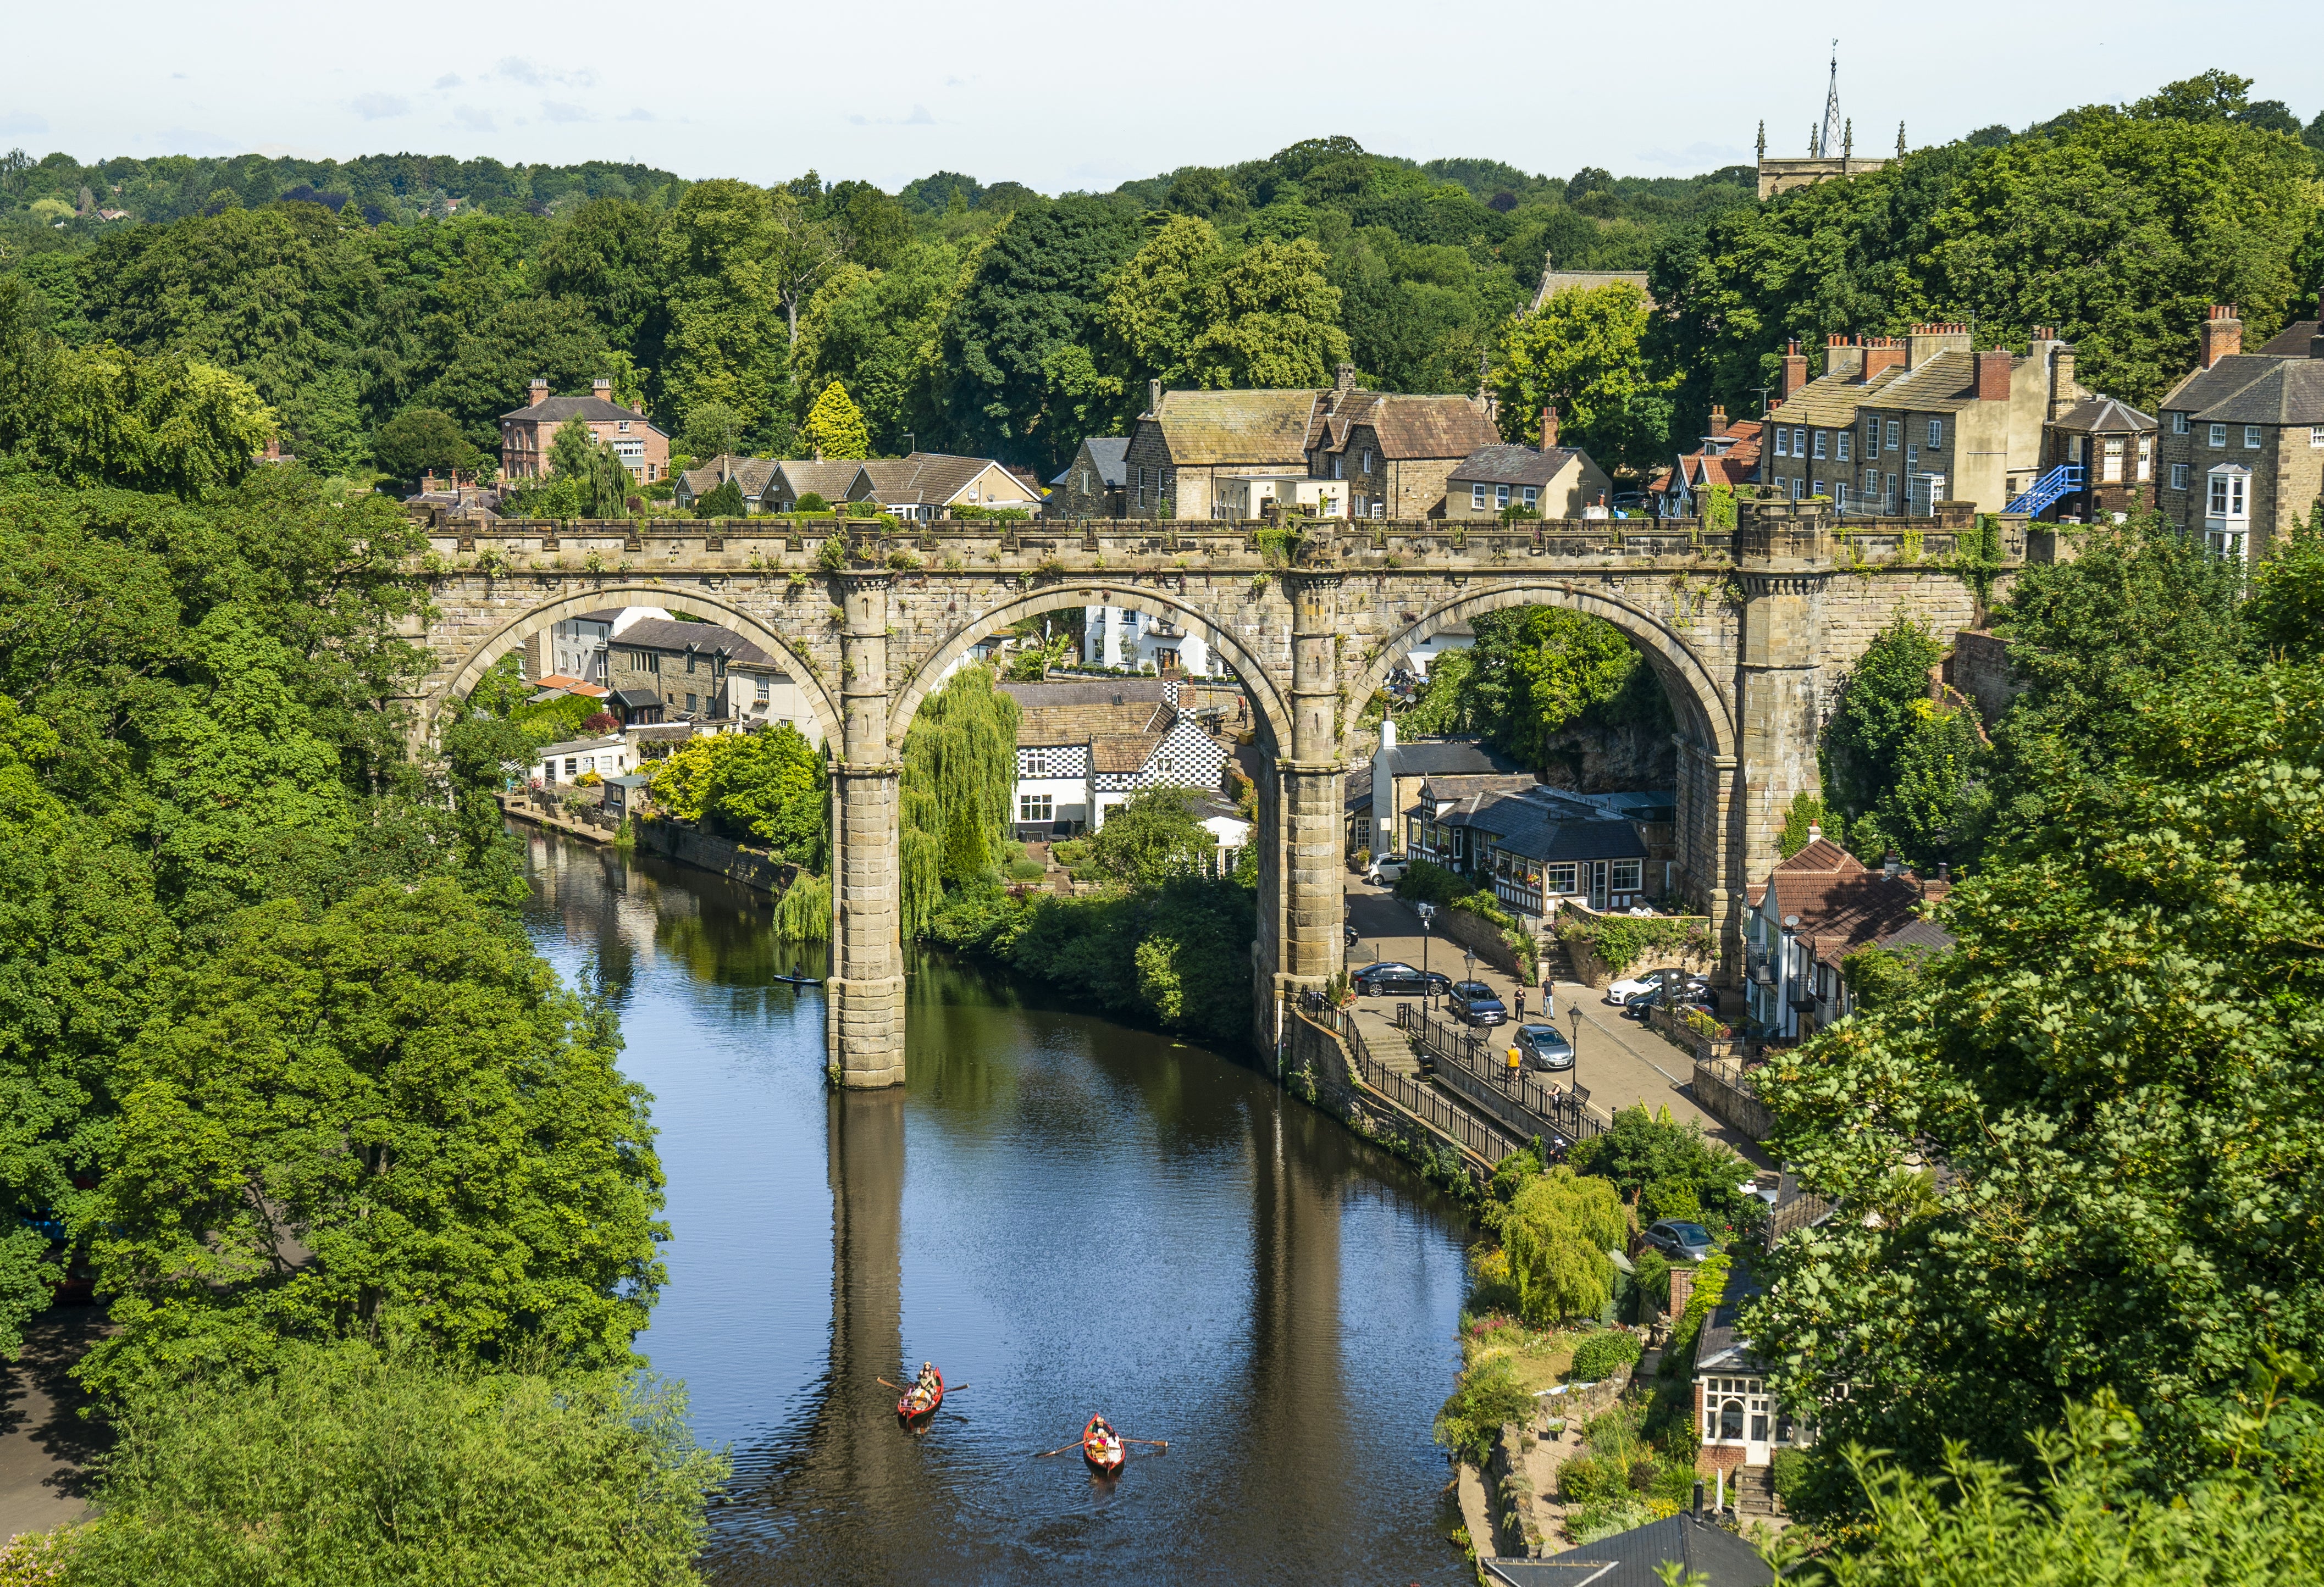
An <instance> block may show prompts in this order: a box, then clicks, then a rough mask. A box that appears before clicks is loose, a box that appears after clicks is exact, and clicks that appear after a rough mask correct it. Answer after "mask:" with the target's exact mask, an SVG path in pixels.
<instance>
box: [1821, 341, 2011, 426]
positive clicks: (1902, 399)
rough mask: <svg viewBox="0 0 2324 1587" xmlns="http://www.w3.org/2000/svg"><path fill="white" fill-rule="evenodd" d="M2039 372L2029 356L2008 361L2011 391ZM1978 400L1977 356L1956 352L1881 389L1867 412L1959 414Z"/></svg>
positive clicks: (1941, 355)
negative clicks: (1897, 410) (2022, 379)
mask: <svg viewBox="0 0 2324 1587" xmlns="http://www.w3.org/2000/svg"><path fill="white" fill-rule="evenodd" d="M2040 372H2041V361H2040V360H2039V359H2036V358H2034V357H2033V355H2032V354H2030V353H2025V354H2020V355H2018V356H2016V357H2015V358H2012V359H2011V360H2010V361H2009V378H2010V381H2011V382H2012V386H2013V389H2014V387H2015V382H2016V381H2017V380H2019V379H2020V378H2021V377H2023V378H2026V379H2031V378H2032V377H2033V375H2035V374H2039V373H2040ZM1977 399H1978V397H1977V354H1976V353H1962V352H1959V351H1954V352H1950V353H1932V354H1931V355H1930V356H1929V357H1927V358H1924V359H1923V360H1921V362H1919V363H1918V364H1916V365H1914V367H1913V368H1911V369H1909V370H1906V371H1905V372H1904V373H1902V374H1901V375H1899V376H1898V377H1897V378H1896V379H1895V380H1893V381H1889V382H1888V383H1887V384H1886V386H1884V387H1882V388H1881V390H1880V396H1879V398H1878V399H1877V400H1875V399H1866V400H1865V402H1864V406H1866V407H1868V408H1902V409H1904V411H1906V412H1908V413H1959V412H1960V410H1961V409H1962V408H1967V407H1968V406H1969V404H1970V403H1972V402H1975V401H1976V400H1977Z"/></svg>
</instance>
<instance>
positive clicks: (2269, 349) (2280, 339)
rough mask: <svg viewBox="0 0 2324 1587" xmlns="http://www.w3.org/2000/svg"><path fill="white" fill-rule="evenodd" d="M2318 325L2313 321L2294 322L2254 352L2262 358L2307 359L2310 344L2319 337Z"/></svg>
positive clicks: (2298, 320) (2299, 320)
mask: <svg viewBox="0 0 2324 1587" xmlns="http://www.w3.org/2000/svg"><path fill="white" fill-rule="evenodd" d="M2317 323H2318V322H2316V321H2315V320H2312V319H2296V320H2293V321H2292V323H2291V324H2290V325H2288V326H2284V327H2283V329H2282V330H2280V331H2278V332H2276V334H2275V335H2273V336H2270V337H2269V338H2268V339H2267V340H2266V341H2264V342H2263V343H2261V344H2259V346H2258V347H2257V348H2255V349H2254V351H2255V352H2256V353H2258V354H2259V356H2261V357H2262V358H2306V357H2308V356H2310V354H2309V352H2308V344H2309V343H2310V342H2311V341H2313V340H2314V339H2315V337H2316V335H2317Z"/></svg>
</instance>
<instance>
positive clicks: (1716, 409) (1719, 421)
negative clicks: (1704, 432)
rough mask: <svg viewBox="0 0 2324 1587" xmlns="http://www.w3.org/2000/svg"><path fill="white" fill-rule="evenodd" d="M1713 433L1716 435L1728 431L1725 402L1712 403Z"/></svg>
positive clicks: (1721, 434)
mask: <svg viewBox="0 0 2324 1587" xmlns="http://www.w3.org/2000/svg"><path fill="white" fill-rule="evenodd" d="M1726 433H1727V405H1726V404H1725V403H1723V402H1714V403H1712V404H1711V434H1712V435H1714V436H1723V435H1725V434H1726Z"/></svg>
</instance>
